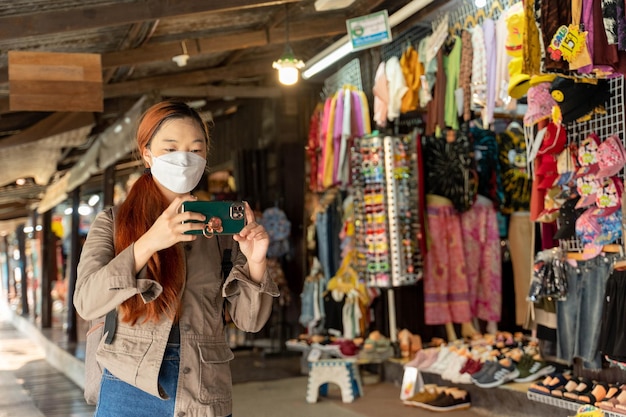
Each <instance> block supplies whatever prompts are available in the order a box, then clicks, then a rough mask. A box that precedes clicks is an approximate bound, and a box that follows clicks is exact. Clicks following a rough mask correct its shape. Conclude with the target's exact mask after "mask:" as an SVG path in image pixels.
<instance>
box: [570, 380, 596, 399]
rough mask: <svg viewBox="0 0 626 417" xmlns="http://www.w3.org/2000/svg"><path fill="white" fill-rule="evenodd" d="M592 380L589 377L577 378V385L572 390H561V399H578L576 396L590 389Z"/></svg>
mask: <svg viewBox="0 0 626 417" xmlns="http://www.w3.org/2000/svg"><path fill="white" fill-rule="evenodd" d="M592 387H593V382H591V380H590V379H589V378H585V377H581V378H578V385H576V388H574V389H573V390H569V391H565V392H563V399H568V400H571V401H578V397H579V396H581V395H583V394H587V393H588V392H590V391H591V388H592Z"/></svg>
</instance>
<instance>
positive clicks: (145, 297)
mask: <svg viewBox="0 0 626 417" xmlns="http://www.w3.org/2000/svg"><path fill="white" fill-rule="evenodd" d="M208 142H209V134H208V130H207V127H206V125H205V124H204V122H203V121H202V119H201V118H200V116H199V115H198V114H197V113H196V112H195V111H194V110H193V109H191V108H189V107H188V106H187V105H186V104H184V103H179V102H173V101H166V102H162V103H158V104H156V105H154V106H152V107H151V108H150V109H148V110H147V111H146V113H145V114H144V115H143V117H142V119H141V121H140V124H139V127H138V130H137V145H138V149H139V152H140V155H141V156H142V158H143V161H144V164H145V166H146V170H145V172H144V174H143V175H142V176H141V177H140V178H139V179H138V180H137V182H136V183H135V184H134V185H133V187H132V188H131V190H130V192H129V194H128V197H127V198H126V200H125V201H124V202H123V203H122V204H121V205H120V206H119V207H115V208H113V209H107V210H105V211H103V212H102V213H100V214H99V215H98V217H97V218H96V219H95V221H94V223H93V225H92V226H91V229H90V231H89V235H88V236H87V240H86V242H85V245H84V247H83V251H82V254H81V258H80V263H79V265H78V279H77V283H76V290H75V294H74V304H75V306H76V310H77V312H78V314H80V316H81V317H83V318H84V319H85V320H93V319H96V318H97V317H100V316H103V315H105V314H106V313H107V312H109V311H110V310H113V309H117V312H118V314H117V317H118V319H117V327H116V330H115V336H114V338H113V341H112V343H111V344H106V343H104V340H103V341H101V342H100V345H99V347H98V353H97V358H98V362H99V364H100V365H101V366H102V367H104V368H105V371H104V375H103V378H102V381H101V385H100V396H99V399H98V406H97V408H96V417H108V416H133V417H137V416H150V417H160V416H164V417H165V416H185V417H196V416H203V417H204V416H228V415H230V414H231V413H232V411H231V407H232V381H231V374H230V364H229V361H230V360H231V359H232V358H233V354H232V352H231V351H230V349H229V347H228V345H227V343H226V338H225V335H224V319H223V314H224V305H226V308H227V309H228V313H229V314H230V317H231V318H232V320H233V322H234V323H235V324H236V325H237V326H238V327H239V328H240V329H242V330H245V331H250V332H256V331H259V330H260V329H261V328H262V327H263V325H264V324H265V323H266V321H267V319H268V317H269V315H270V312H271V308H272V297H276V296H278V289H277V288H276V285H275V284H274V283H273V281H272V280H271V279H270V277H269V276H268V273H267V272H266V252H267V248H268V246H269V237H268V235H267V232H266V231H265V229H264V228H263V226H261V225H259V224H258V223H256V222H255V218H254V214H253V212H252V210H251V209H250V207H249V206H248V204H247V203H246V204H245V211H246V220H247V224H246V226H245V227H244V228H243V230H242V231H241V232H240V233H239V234H237V235H234V236H233V237H232V238H231V237H230V236H222V237H213V238H210V239H208V238H205V237H203V235H202V234H200V235H196V234H185V232H187V231H191V230H201V229H202V228H203V223H202V221H203V220H204V216H203V215H201V214H199V213H194V212H189V211H186V212H182V211H181V210H180V207H181V204H182V203H183V202H185V201H193V200H195V198H194V197H193V196H192V195H191V194H190V191H191V190H192V189H193V188H194V187H195V186H196V185H197V184H198V182H199V181H200V178H201V177H202V174H203V172H205V170H206V157H207V150H208ZM189 220H198V221H200V223H194V222H189ZM225 239H229V240H230V241H228V240H225ZM233 239H234V241H235V242H232V240H233ZM230 244H232V255H231V256H232V258H231V259H232V262H233V268H232V270H231V272H230V274H229V275H228V277H225V278H226V279H225V281H224V279H223V277H222V275H221V272H222V266H221V262H222V254H223V250H224V248H225V246H227V245H230Z"/></svg>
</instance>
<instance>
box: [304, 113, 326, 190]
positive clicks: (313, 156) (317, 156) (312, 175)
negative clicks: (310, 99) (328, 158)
mask: <svg viewBox="0 0 626 417" xmlns="http://www.w3.org/2000/svg"><path fill="white" fill-rule="evenodd" d="M323 115H324V105H323V104H322V103H318V104H317V105H316V106H315V110H314V111H313V114H312V115H311V119H310V120H309V139H308V141H307V147H306V154H307V156H308V158H309V190H310V191H313V192H317V191H321V190H322V188H321V182H318V172H319V171H320V167H319V165H320V162H321V159H322V147H321V146H320V137H321V131H322V118H323Z"/></svg>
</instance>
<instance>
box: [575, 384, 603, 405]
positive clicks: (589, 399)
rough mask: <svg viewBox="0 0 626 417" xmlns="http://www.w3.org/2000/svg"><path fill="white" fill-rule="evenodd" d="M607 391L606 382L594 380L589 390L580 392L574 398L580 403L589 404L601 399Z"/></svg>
mask: <svg viewBox="0 0 626 417" xmlns="http://www.w3.org/2000/svg"><path fill="white" fill-rule="evenodd" d="M608 392H609V384H607V383H606V382H596V384H595V385H594V386H593V387H592V388H591V390H590V391H589V392H586V393H584V394H581V395H579V396H578V398H577V399H576V401H577V402H579V403H581V404H591V405H595V403H597V402H600V401H602V400H603V399H604V398H605V397H606V394H607V393H608Z"/></svg>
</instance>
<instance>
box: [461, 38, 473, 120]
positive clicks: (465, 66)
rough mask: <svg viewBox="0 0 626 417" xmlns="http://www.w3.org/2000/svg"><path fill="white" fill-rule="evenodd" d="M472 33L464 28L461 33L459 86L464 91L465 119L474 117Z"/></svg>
mask: <svg viewBox="0 0 626 417" xmlns="http://www.w3.org/2000/svg"><path fill="white" fill-rule="evenodd" d="M473 54H474V50H473V49H472V35H471V33H470V32H469V31H467V30H464V31H463V34H462V35H461V69H460V71H459V88H461V90H462V91H463V120H464V121H466V122H467V121H469V120H470V119H471V118H472V60H473Z"/></svg>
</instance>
